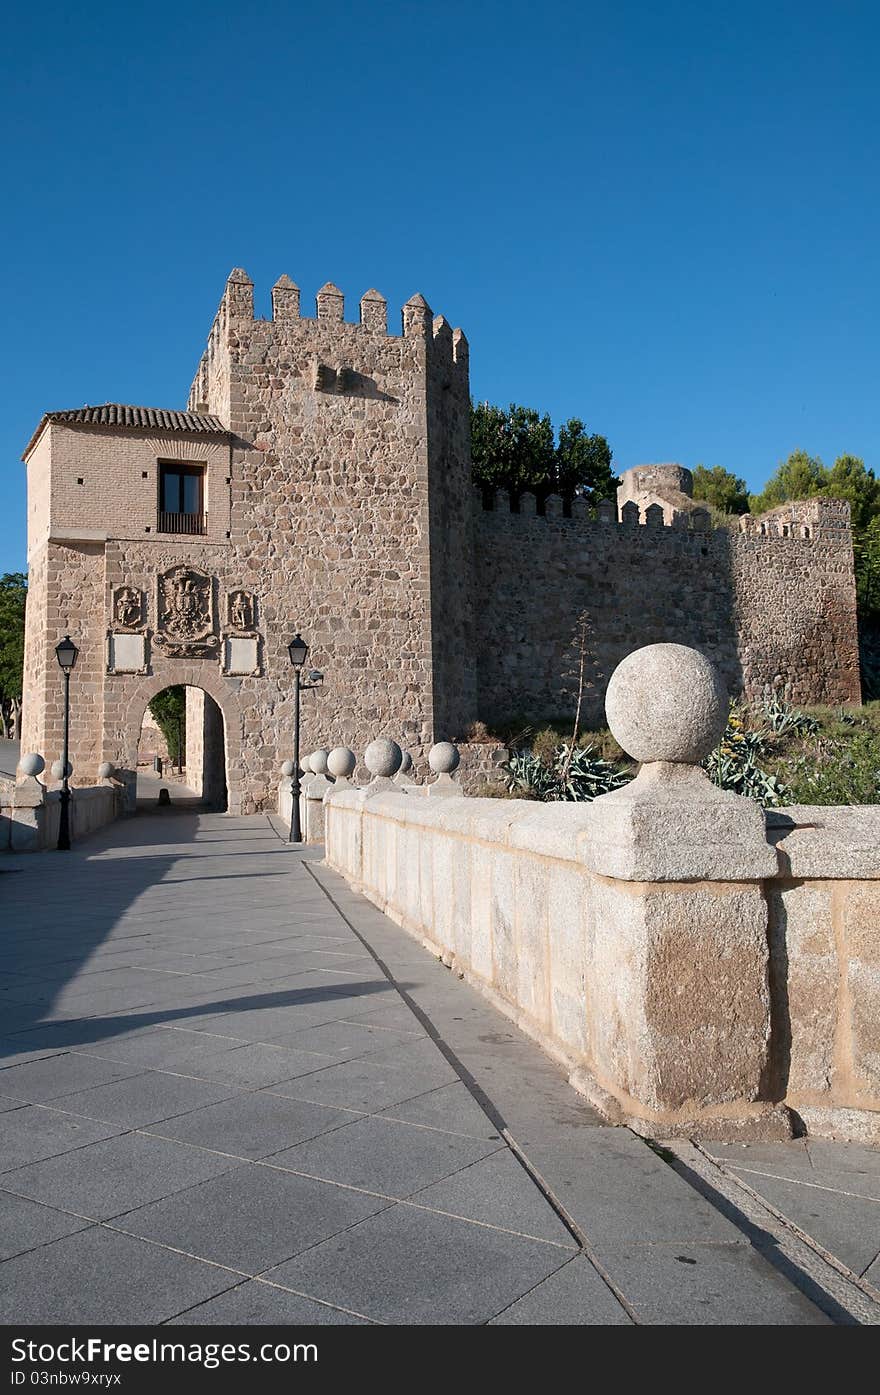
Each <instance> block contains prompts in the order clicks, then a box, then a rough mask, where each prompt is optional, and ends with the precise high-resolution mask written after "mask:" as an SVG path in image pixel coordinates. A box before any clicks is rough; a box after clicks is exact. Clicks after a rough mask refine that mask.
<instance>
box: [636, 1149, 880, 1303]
mask: <svg viewBox="0 0 880 1395" xmlns="http://www.w3.org/2000/svg"><path fill="white" fill-rule="evenodd" d="M657 1146H658V1147H659V1148H662V1149H663V1150H664V1152H667V1153H669V1154H670V1156H671V1157H672V1158H673V1159H674V1162H673V1163H672V1164H671V1165H672V1166H673V1169H674V1170H675V1171H676V1172H678V1174H679V1176H682V1177H684V1179H685V1180H686V1181H689V1182H690V1184H691V1186H692V1187H694V1189H695V1190H696V1191H698V1192H700V1193H701V1194H702V1195H703V1196H706V1199H707V1200H709V1201H710V1202H711V1203H712V1204H713V1205H714V1206H715V1207H716V1209H719V1210H721V1212H722V1214H723V1215H727V1217H728V1219H729V1220H731V1222H732V1223H733V1224H734V1225H736V1226H737V1227H738V1228H739V1229H740V1230H742V1231H743V1233H744V1234H746V1235H747V1236H748V1238H749V1239H750V1240H751V1243H752V1245H753V1246H754V1248H755V1250H756V1251H757V1253H758V1254H760V1255H761V1256H762V1257H763V1258H764V1259H766V1260H767V1262H768V1263H770V1264H772V1265H773V1267H774V1268H775V1269H777V1270H779V1271H780V1272H781V1273H783V1274H784V1275H785V1276H786V1277H787V1278H788V1279H789V1281H790V1282H791V1283H793V1284H794V1285H795V1286H796V1287H798V1288H800V1289H801V1292H803V1293H805V1294H806V1296H807V1297H808V1298H809V1299H810V1301H811V1302H812V1303H814V1304H815V1305H816V1306H817V1307H818V1308H820V1309H822V1311H824V1312H825V1313H826V1315H827V1316H829V1317H831V1318H832V1319H833V1320H835V1321H838V1323H839V1315H841V1314H842V1315H843V1316H845V1317H846V1318H847V1319H849V1324H848V1325H855V1326H863V1327H876V1326H880V1292H878V1291H877V1289H875V1288H874V1287H873V1285H872V1284H869V1283H868V1282H867V1281H866V1280H865V1279H863V1278H861V1277H860V1276H859V1275H858V1274H856V1273H854V1271H853V1270H852V1269H849V1268H848V1267H847V1265H845V1264H844V1263H843V1262H842V1260H840V1259H838V1258H837V1256H836V1255H833V1254H831V1252H830V1251H829V1250H826V1249H825V1248H824V1247H823V1246H822V1245H820V1244H819V1243H818V1241H816V1240H814V1239H813V1237H812V1236H811V1235H808V1234H807V1232H806V1231H804V1230H802V1229H801V1228H800V1226H798V1225H796V1224H795V1222H794V1221H792V1220H790V1219H789V1217H788V1216H786V1215H785V1214H784V1212H782V1211H780V1210H779V1209H778V1207H776V1206H773V1205H772V1203H771V1202H769V1201H767V1200H766V1199H765V1198H764V1197H762V1196H761V1195H760V1194H759V1193H758V1192H756V1191H755V1190H754V1189H753V1188H752V1187H750V1186H749V1184H748V1182H746V1181H745V1180H744V1179H743V1178H742V1177H740V1176H738V1175H737V1174H736V1173H735V1172H733V1171H731V1170H730V1169H729V1168H728V1167H726V1166H725V1164H724V1163H722V1162H719V1161H718V1159H717V1158H714V1157H713V1156H712V1155H711V1153H709V1152H707V1150H706V1148H705V1147H704V1146H703V1145H702V1144H701V1143H699V1142H698V1141H697V1140H696V1139H687V1140H685V1139H670V1140H665V1139H664V1140H663V1141H662V1142H658V1145H657ZM776 1180H777V1181H779V1180H784V1179H779V1178H777V1179H776ZM701 1184H702V1185H701ZM707 1192H708V1193H709V1195H708V1196H707ZM719 1201H720V1202H721V1203H726V1205H724V1204H722V1205H719ZM731 1213H733V1214H731ZM754 1231H758V1232H759V1233H763V1234H765V1235H766V1236H768V1237H769V1238H770V1239H772V1240H773V1241H774V1242H775V1244H774V1245H773V1246H771V1245H762V1244H759V1243H756V1237H755V1235H754V1234H752V1232H754ZM798 1280H800V1282H798ZM823 1298H824V1300H825V1301H824V1304H823V1302H822V1299H823Z"/></svg>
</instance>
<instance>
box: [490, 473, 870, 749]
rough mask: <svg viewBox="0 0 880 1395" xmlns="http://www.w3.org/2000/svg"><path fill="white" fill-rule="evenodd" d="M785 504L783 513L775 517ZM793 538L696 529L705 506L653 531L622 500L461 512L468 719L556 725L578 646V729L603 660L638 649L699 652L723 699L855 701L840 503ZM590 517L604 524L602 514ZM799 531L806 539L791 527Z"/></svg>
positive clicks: (852, 624)
mask: <svg viewBox="0 0 880 1395" xmlns="http://www.w3.org/2000/svg"><path fill="white" fill-rule="evenodd" d="M793 507H794V506H789V512H791V509H792V508H793ZM798 507H800V509H802V510H805V511H806V512H808V513H809V518H810V521H809V522H807V523H804V524H803V525H800V526H798V527H797V528H795V527H794V526H793V525H792V526H791V527H789V524H788V522H786V524H785V525H784V526H785V527H786V530H787V531H786V533H785V534H783V532H782V526H783V525H782V524H781V523H778V522H777V521H776V520H775V519H773V518H769V517H768V523H767V529H766V531H765V532H761V531H760V524H761V522H762V521H763V520H750V523H754V524H755V525H756V529H755V531H749V532H745V531H743V532H729V531H728V530H726V529H722V528H714V529H713V528H710V527H709V520H708V515H707V514H706V513H705V511H704V510H701V509H692V510H691V511H690V513H689V514H688V515H680V516H679V518H678V519H677V521H676V523H675V525H674V526H666V525H664V523H663V512H662V509H661V508H660V506H659V505H654V506H653V507H652V508H649V509H648V510H646V511H645V515H646V521H645V523H644V524H640V523H639V519H640V516H642V515H640V511H639V508H638V505H637V504H635V503H634V502H629V503H626V504H625V505H624V508H623V510H622V521H621V522H618V521H617V510H616V509H615V508H614V506H613V505H608V506H604V507H603V508H602V509H600V519H599V520H598V521H595V520H593V519H591V518H589V517H587V516H586V513H587V511H586V508H585V507H582V506H580V505H579V504H578V502H577V501H576V502H575V504H574V506H573V510H572V513H573V516H572V517H570V518H566V517H563V515H562V501H561V500H559V499H553V498H551V499H549V500H547V502H546V513H545V514H544V515H541V516H536V514H535V504H534V499H533V498H532V497H531V496H530V495H525V496H524V497H523V499H522V500H521V501H520V511H519V512H518V513H512V512H511V511H510V505H509V501H508V499H507V496H506V495H505V494H503V493H501V492H499V494H498V496H496V501H495V507H494V508H493V509H491V510H485V509H484V508H483V506H482V501H481V499H477V500H476V501H475V520H474V522H475V537H476V543H475V548H476V563H477V582H476V585H477V595H478V598H479V603H478V605H477V607H476V611H477V664H478V691H479V706H480V716H481V718H482V719H483V720H484V721H486V722H488V723H489V724H490V725H491V724H492V722H493V721H498V720H500V719H504V718H509V717H512V716H528V717H530V718H531V719H532V720H540V719H542V718H548V719H549V718H564V719H566V720H569V719H571V717H572V715H573V713H574V708H575V702H576V698H577V688H578V677H579V662H580V647H581V633H582V630H583V633H584V634H585V670H584V677H585V694H584V697H585V701H584V709H583V713H582V717H583V721H584V723H585V724H586V725H587V726H589V725H590V724H591V723H593V724H601V723H602V722H603V720H604V719H603V716H602V699H603V696H604V692H605V687H606V685H607V682H608V679H609V677H610V675H611V673H612V671H613V669H614V668H615V666H616V664H617V663H618V662H619V661H620V659H622V658H623V657H624V655H626V654H628V653H630V652H631V651H632V650H634V649H636V648H638V647H639V646H641V645H644V644H651V643H656V642H663V641H676V642H679V643H682V644H690V645H694V646H695V647H697V648H699V649H701V650H702V651H703V652H704V653H706V654H707V655H708V656H709V657H710V658H711V659H712V660H713V661H714V662H715V663H716V664H717V666H718V668H719V670H720V671H721V673H722V675H723V677H724V681H725V683H726V685H727V687H728V691H729V692H730V693H731V694H736V693H740V692H743V693H744V694H745V695H746V697H748V698H749V699H755V698H760V697H762V696H763V695H764V694H766V693H767V692H769V691H770V690H771V689H773V688H778V689H779V690H780V691H782V692H783V693H784V694H785V696H786V697H787V698H788V700H789V701H792V702H795V703H807V704H809V703H858V702H859V701H860V687H859V670H858V637H857V631H856V608H855V585H854V580H853V571H852V543H851V537H850V531H849V526H848V506H847V505H846V504H839V503H838V502H837V501H832V500H813V501H809V503H808V504H806V505H801V506H798ZM603 514H604V517H603V516H602V515H603ZM804 530H806V535H805V531H804Z"/></svg>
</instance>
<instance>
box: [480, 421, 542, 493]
mask: <svg viewBox="0 0 880 1395" xmlns="http://www.w3.org/2000/svg"><path fill="white" fill-rule="evenodd" d="M471 456H472V460H473V477H474V481H475V482H476V483H477V484H480V485H483V486H484V488H489V489H508V490H509V491H510V494H511V497H512V498H514V499H517V498H519V496H520V494H523V493H524V492H525V491H526V490H532V491H533V492H534V493H535V494H538V495H539V496H540V495H542V494H548V493H549V492H550V490H551V489H552V487H553V463H554V441H553V427H552V426H551V424H550V418H549V416H547V415H546V414H545V415H544V416H541V415H540V414H539V413H538V412H537V411H535V409H534V407H520V406H518V405H517V404H516V403H515V402H511V404H510V406H509V408H508V409H507V411H506V412H505V411H504V410H503V408H501V407H493V406H490V404H489V403H488V402H477V403H472V404H471Z"/></svg>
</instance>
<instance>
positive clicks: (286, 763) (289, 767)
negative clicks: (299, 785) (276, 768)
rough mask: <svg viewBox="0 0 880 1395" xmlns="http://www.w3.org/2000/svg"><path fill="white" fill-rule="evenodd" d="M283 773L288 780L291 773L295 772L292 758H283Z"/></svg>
mask: <svg viewBox="0 0 880 1395" xmlns="http://www.w3.org/2000/svg"><path fill="white" fill-rule="evenodd" d="M281 774H282V775H283V776H284V778H285V779H286V780H289V779H290V777H291V775H292V774H293V761H292V760H283V761H282V762H281Z"/></svg>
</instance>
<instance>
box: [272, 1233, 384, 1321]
mask: <svg viewBox="0 0 880 1395" xmlns="http://www.w3.org/2000/svg"><path fill="white" fill-rule="evenodd" d="M303 1253H305V1251H304V1252H303ZM281 1263H282V1264H283V1263H284V1261H283V1260H282V1261H281ZM252 1282H253V1283H255V1284H265V1285H266V1287H267V1288H277V1289H279V1290H280V1292H281V1293H294V1294H296V1296H297V1298H307V1299H308V1300H309V1302H310V1303H320V1304H321V1307H322V1308H332V1309H333V1311H334V1312H336V1313H350V1314H351V1316H352V1317H356V1318H363V1320H364V1322H369V1323H372V1324H373V1325H374V1326H376V1327H387V1326H388V1323H386V1322H383V1321H382V1319H381V1318H374V1317H370V1316H369V1315H368V1314H367V1313H360V1312H358V1310H357V1308H343V1307H341V1306H340V1305H339V1304H338V1303H328V1302H327V1299H326V1298H316V1297H315V1295H314V1294H313V1293H306V1292H304V1290H303V1289H300V1288H291V1287H290V1285H289V1284H281V1283H279V1282H278V1280H277V1279H267V1278H265V1277H264V1276H263V1275H262V1274H255V1275H254V1277H253V1281H252Z"/></svg>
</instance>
